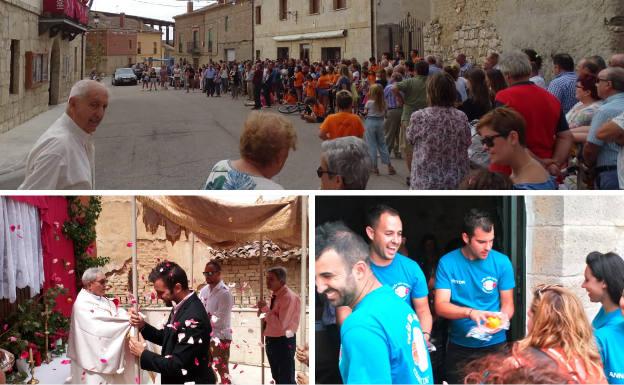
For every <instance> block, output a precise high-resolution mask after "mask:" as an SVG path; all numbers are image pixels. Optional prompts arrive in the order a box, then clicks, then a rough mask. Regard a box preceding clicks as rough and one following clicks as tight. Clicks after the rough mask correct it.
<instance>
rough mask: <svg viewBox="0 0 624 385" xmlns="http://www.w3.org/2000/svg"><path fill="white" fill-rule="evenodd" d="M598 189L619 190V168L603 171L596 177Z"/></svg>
mask: <svg viewBox="0 0 624 385" xmlns="http://www.w3.org/2000/svg"><path fill="white" fill-rule="evenodd" d="M596 188H597V189H598V190H618V189H619V188H620V185H619V181H618V175H617V170H611V171H603V172H601V173H600V174H598V176H597V177H596Z"/></svg>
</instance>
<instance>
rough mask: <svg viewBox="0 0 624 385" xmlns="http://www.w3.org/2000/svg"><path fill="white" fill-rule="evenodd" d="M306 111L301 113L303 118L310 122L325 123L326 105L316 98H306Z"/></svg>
mask: <svg viewBox="0 0 624 385" xmlns="http://www.w3.org/2000/svg"><path fill="white" fill-rule="evenodd" d="M305 104H306V111H304V112H302V113H301V119H303V120H305V121H306V122H308V123H323V120H325V107H323V105H322V104H321V103H319V102H318V101H317V100H316V98H307V99H306V100H305Z"/></svg>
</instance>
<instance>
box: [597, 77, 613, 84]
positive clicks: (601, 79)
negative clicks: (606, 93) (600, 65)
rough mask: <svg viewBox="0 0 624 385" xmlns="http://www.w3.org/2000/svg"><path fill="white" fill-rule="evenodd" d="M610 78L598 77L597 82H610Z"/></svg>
mask: <svg viewBox="0 0 624 385" xmlns="http://www.w3.org/2000/svg"><path fill="white" fill-rule="evenodd" d="M610 81H611V80H609V79H603V78H598V83H600V82H610Z"/></svg>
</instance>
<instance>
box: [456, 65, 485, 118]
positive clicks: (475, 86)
mask: <svg viewBox="0 0 624 385" xmlns="http://www.w3.org/2000/svg"><path fill="white" fill-rule="evenodd" d="M466 80H467V86H468V99H466V101H465V102H464V103H462V105H461V106H460V107H459V110H460V111H464V113H465V114H466V116H468V121H470V122H471V121H473V120H475V119H481V117H482V116H483V115H485V114H486V113H487V112H488V111H490V110H491V109H492V99H490V90H489V89H488V85H487V82H486V80H485V72H484V71H483V70H482V69H480V68H471V69H470V70H468V72H466Z"/></svg>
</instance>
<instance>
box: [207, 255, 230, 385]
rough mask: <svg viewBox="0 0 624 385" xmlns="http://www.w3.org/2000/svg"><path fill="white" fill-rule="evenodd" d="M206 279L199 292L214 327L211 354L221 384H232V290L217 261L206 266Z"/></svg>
mask: <svg viewBox="0 0 624 385" xmlns="http://www.w3.org/2000/svg"><path fill="white" fill-rule="evenodd" d="M204 278H205V279H206V284H207V285H206V286H204V287H203V288H202V289H201V291H200V292H199V299H201V301H202V303H203V304H204V307H205V308H206V312H207V313H208V317H209V318H210V323H211V325H212V332H213V335H212V338H211V339H210V352H211V353H212V359H213V362H214V366H215V368H216V369H217V373H219V378H221V384H230V383H231V381H230V372H229V370H228V363H229V360H230V344H231V343H232V329H231V326H230V320H231V317H232V306H234V298H233V297H232V293H230V289H229V288H228V287H227V285H226V284H225V283H224V282H223V280H221V265H219V263H218V262H217V261H210V262H208V263H207V264H206V267H204Z"/></svg>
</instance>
